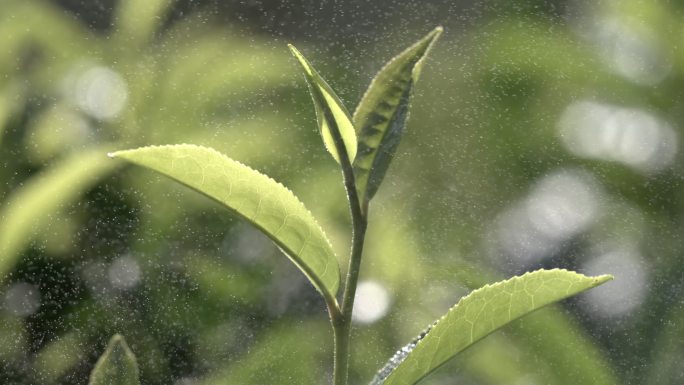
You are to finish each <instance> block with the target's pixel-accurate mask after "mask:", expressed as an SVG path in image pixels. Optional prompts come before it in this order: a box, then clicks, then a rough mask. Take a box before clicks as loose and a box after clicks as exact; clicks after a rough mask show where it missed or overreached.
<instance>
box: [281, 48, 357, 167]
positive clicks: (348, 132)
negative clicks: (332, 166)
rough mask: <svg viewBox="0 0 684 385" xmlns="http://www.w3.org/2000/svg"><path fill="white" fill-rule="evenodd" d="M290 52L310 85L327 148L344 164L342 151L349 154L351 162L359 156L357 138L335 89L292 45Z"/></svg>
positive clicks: (338, 161)
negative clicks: (341, 157)
mask: <svg viewBox="0 0 684 385" xmlns="http://www.w3.org/2000/svg"><path fill="white" fill-rule="evenodd" d="M288 47H290V51H292V54H293V55H294V57H295V58H297V60H298V61H299V64H301V66H302V69H303V70H304V76H305V78H306V81H307V83H308V84H309V91H310V92H311V97H312V98H313V102H314V107H315V109H316V118H317V120H318V129H319V130H320V132H321V136H322V137H323V143H324V144H325V148H326V149H327V150H328V152H330V154H331V155H332V156H333V158H335V160H336V161H337V163H340V164H341V160H340V156H339V154H340V153H346V154H347V157H348V159H349V163H350V164H351V163H353V162H354V158H355V157H356V149H357V146H358V144H357V140H356V132H355V131H354V125H353V124H352V121H351V116H350V115H349V112H348V111H347V109H346V108H345V107H344V104H342V101H340V98H339V97H337V94H335V91H333V89H332V88H330V86H329V85H328V83H326V82H325V80H323V78H322V77H321V76H320V75H319V74H318V72H317V71H316V70H315V69H314V68H313V66H312V65H311V64H310V63H309V61H308V60H306V58H305V57H304V56H303V55H302V54H301V53H300V52H299V51H298V50H297V48H295V47H294V46H293V45H291V44H290V45H288Z"/></svg>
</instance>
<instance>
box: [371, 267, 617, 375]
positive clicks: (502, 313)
mask: <svg viewBox="0 0 684 385" xmlns="http://www.w3.org/2000/svg"><path fill="white" fill-rule="evenodd" d="M612 278H613V277H612V276H610V275H600V276H596V277H588V276H585V275H582V274H578V273H575V272H573V271H568V270H562V269H553V270H537V271H534V272H529V273H525V274H523V275H521V276H517V277H513V278H511V279H508V280H505V281H500V282H497V283H494V284H491V285H486V286H484V287H481V288H479V289H477V290H474V291H473V292H471V293H470V294H469V295H467V296H465V297H463V298H461V300H460V301H458V303H457V304H456V305H455V306H453V307H452V308H451V309H449V311H448V312H447V313H446V314H445V315H444V316H443V317H442V318H440V319H439V320H438V321H437V322H436V323H435V324H434V325H433V326H432V327H431V328H430V330H429V333H427V334H425V335H423V336H421V337H422V338H419V339H417V340H416V341H415V342H414V343H412V344H409V345H408V348H405V349H403V350H402V351H404V352H405V354H401V356H400V358H401V359H396V357H395V360H394V361H390V363H389V364H388V365H387V366H385V368H383V370H382V371H381V372H380V373H379V374H378V376H377V377H376V379H375V380H374V381H373V382H372V385H414V384H416V383H418V382H420V381H421V380H422V379H423V378H424V377H425V376H427V375H428V374H430V373H432V372H433V371H434V370H435V369H437V368H439V367H440V366H442V365H443V364H444V363H445V362H447V361H448V360H449V359H451V358H452V357H454V356H455V355H456V354H458V353H460V352H462V351H463V350H465V349H466V348H468V347H469V346H471V345H472V344H474V343H475V342H477V341H479V340H480V339H482V338H484V337H486V336H487V335H489V334H490V333H492V332H494V331H496V330H498V329H500V328H501V327H503V326H505V325H507V324H509V323H510V322H512V321H514V320H516V319H518V318H520V317H522V316H524V315H527V314H529V313H531V312H533V311H535V310H537V309H540V308H542V307H544V306H546V305H549V304H552V303H554V302H558V301H560V300H563V299H565V298H568V297H571V296H573V295H575V294H579V293H581V292H583V291H585V290H589V289H591V288H593V287H596V286H598V285H601V284H602V283H605V282H606V281H609V280H611V279H612Z"/></svg>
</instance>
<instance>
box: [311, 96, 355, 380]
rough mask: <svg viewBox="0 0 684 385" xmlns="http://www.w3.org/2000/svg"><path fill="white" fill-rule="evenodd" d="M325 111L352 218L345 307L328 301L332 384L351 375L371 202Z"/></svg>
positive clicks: (344, 299) (337, 132)
mask: <svg viewBox="0 0 684 385" xmlns="http://www.w3.org/2000/svg"><path fill="white" fill-rule="evenodd" d="M311 92H312V93H318V98H319V99H320V100H324V99H325V98H324V97H323V95H321V94H320V91H319V90H318V88H316V87H311ZM314 99H316V98H314ZM323 114H324V115H325V119H326V120H327V122H329V124H330V125H331V127H330V134H331V136H332V139H333V142H334V143H335V148H336V150H337V156H338V158H339V161H340V166H341V168H342V176H343V179H344V188H345V190H346V191H347V199H348V200H349V209H350V211H351V221H352V247H351V253H350V256H349V268H348V269H347V278H346V280H345V283H344V294H343V296H342V306H341V308H340V307H339V305H338V304H337V303H332V304H331V303H328V312H329V313H330V320H331V322H332V327H333V332H334V357H333V362H334V365H333V384H334V385H347V378H348V377H349V357H350V355H351V354H350V350H349V344H350V341H351V329H352V328H351V327H352V325H351V322H352V317H351V316H352V311H353V310H354V296H355V295H356V284H357V282H358V280H359V270H360V268H361V255H362V253H363V243H364V240H365V237H366V225H367V217H366V213H367V212H368V202H364V203H363V205H362V202H361V200H360V198H359V193H358V190H357V189H356V180H355V178H354V167H353V165H352V160H351V159H349V154H348V153H347V149H346V146H345V144H344V141H343V140H342V136H341V135H340V132H339V129H338V128H337V127H335V125H336V123H335V122H336V120H335V116H334V115H333V114H332V112H331V111H330V109H328V108H323Z"/></svg>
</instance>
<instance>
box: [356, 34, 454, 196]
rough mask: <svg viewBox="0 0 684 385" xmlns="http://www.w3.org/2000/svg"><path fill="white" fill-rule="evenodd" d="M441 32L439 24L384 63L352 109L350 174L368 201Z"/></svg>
mask: <svg viewBox="0 0 684 385" xmlns="http://www.w3.org/2000/svg"><path fill="white" fill-rule="evenodd" d="M441 33H442V27H437V28H435V29H434V30H432V32H430V33H429V34H427V36H425V37H423V38H422V39H420V40H419V41H418V42H416V43H415V44H413V45H412V46H410V47H409V48H407V49H406V50H405V51H404V52H402V53H401V54H399V55H398V56H396V57H395V58H393V59H392V60H390V61H389V62H388V63H387V64H385V66H384V67H383V68H382V69H381V70H380V72H378V74H377V75H376V76H375V79H373V81H372V82H371V84H370V86H369V87H368V89H367V90H366V93H365V94H364V95H363V98H361V102H359V105H358V106H357V108H356V111H355V112H354V119H353V122H354V126H355V127H356V130H357V131H358V136H359V139H358V140H359V150H358V154H357V157H356V160H355V161H354V175H355V176H356V185H357V189H358V190H359V194H360V196H361V199H362V200H366V201H369V200H371V199H372V198H373V196H374V195H375V193H376V192H377V190H378V187H379V186H380V183H381V182H382V179H383V178H384V177H385V173H386V172H387V168H388V167H389V165H390V162H391V161H392V157H393V156H394V152H395V151H396V149H397V146H398V145H399V141H400V140H401V136H402V134H403V133H404V127H405V125H406V119H407V118H408V110H409V104H410V102H411V95H412V93H413V87H414V85H415V83H416V81H418V77H419V76H420V70H421V68H422V66H423V63H424V61H425V60H424V59H425V57H426V55H427V53H428V51H429V50H430V47H432V45H433V44H434V42H435V41H436V40H437V38H438V37H439V35H440V34H441Z"/></svg>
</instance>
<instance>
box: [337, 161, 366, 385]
mask: <svg viewBox="0 0 684 385" xmlns="http://www.w3.org/2000/svg"><path fill="white" fill-rule="evenodd" d="M340 155H341V156H340V158H341V159H340V160H341V162H340V164H341V165H342V174H343V176H344V187H345V189H346V191H347V198H348V200H349V208H350V211H351V220H352V246H351V253H350V256H349V267H348V269H347V277H346V279H345V283H344V293H343V296H342V307H341V309H340V312H339V314H337V315H338V317H334V318H333V319H332V321H333V329H334V334H335V345H334V351H335V353H334V354H335V355H334V368H333V384H334V385H347V379H348V377H349V357H350V355H351V352H350V349H349V346H350V342H351V330H352V312H353V310H354V297H355V295H356V286H357V283H358V280H359V272H360V270H361V256H362V254H363V244H364V241H365V238H366V228H367V224H368V221H367V217H366V214H365V213H366V212H367V211H366V210H363V207H364V206H365V205H364V206H362V205H361V201H360V199H359V194H358V191H357V189H356V180H355V178H354V170H353V167H352V165H351V162H350V161H349V158H348V157H347V154H346V153H344V154H340Z"/></svg>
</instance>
